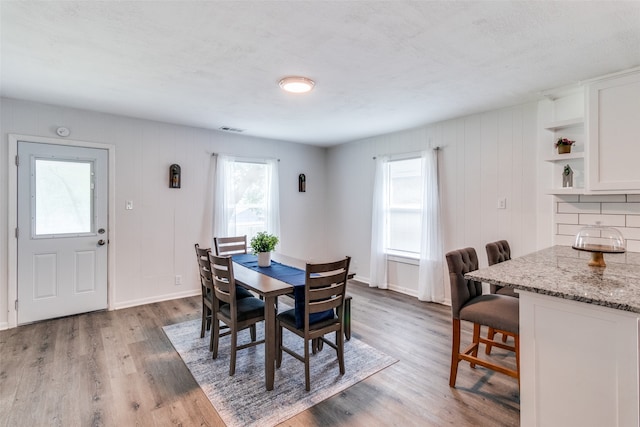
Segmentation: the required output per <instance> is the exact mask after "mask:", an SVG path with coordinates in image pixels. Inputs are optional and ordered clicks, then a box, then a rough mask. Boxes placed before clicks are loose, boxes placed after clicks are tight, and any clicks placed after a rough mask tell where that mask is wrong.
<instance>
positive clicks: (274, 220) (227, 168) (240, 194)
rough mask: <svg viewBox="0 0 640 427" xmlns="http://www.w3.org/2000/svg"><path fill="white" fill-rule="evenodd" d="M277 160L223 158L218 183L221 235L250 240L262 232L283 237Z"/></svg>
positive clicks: (218, 230) (217, 224)
mask: <svg viewBox="0 0 640 427" xmlns="http://www.w3.org/2000/svg"><path fill="white" fill-rule="evenodd" d="M277 166H278V164H277V161H275V160H251V159H237V158H230V157H226V156H220V158H219V159H218V166H217V167H218V173H217V184H216V194H217V196H216V208H215V210H216V213H215V216H216V219H215V234H216V235H217V236H241V235H244V234H246V235H247V241H250V240H251V238H252V237H253V236H255V235H256V234H257V233H258V232H260V231H268V232H269V233H273V234H279V227H278V223H279V209H278V179H277V170H278V169H277Z"/></svg>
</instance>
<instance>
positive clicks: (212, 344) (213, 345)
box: [209, 316, 220, 359]
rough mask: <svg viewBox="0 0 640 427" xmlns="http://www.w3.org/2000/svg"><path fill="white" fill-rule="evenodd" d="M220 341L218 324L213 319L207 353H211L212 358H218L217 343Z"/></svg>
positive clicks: (216, 320)
mask: <svg viewBox="0 0 640 427" xmlns="http://www.w3.org/2000/svg"><path fill="white" fill-rule="evenodd" d="M219 340H220V322H219V321H218V319H215V318H213V316H212V322H211V340H210V341H209V351H212V352H213V355H212V358H213V359H216V358H217V357H218V341H219Z"/></svg>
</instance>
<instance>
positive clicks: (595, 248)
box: [572, 223, 626, 267]
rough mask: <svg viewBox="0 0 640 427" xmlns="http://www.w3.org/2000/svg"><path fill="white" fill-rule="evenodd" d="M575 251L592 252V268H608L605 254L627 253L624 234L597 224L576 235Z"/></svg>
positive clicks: (590, 262) (590, 263) (590, 264)
mask: <svg viewBox="0 0 640 427" xmlns="http://www.w3.org/2000/svg"><path fill="white" fill-rule="evenodd" d="M572 247H573V249H576V250H579V251H585V252H591V260H590V261H589V266H591V267H606V266H607V264H606V263H605V262H604V255H603V254H621V253H624V252H625V251H626V246H625V241H624V237H622V233H620V231H618V230H617V229H615V228H613V227H605V226H602V225H600V223H596V225H589V226H586V227H584V228H583V229H582V230H580V231H579V232H578V234H577V235H576V240H575V242H574V244H573V246H572Z"/></svg>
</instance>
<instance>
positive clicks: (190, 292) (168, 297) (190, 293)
mask: <svg viewBox="0 0 640 427" xmlns="http://www.w3.org/2000/svg"><path fill="white" fill-rule="evenodd" d="M200 293H201V290H200V289H189V290H187V291H182V292H176V293H172V294H165V295H156V296H152V297H149V298H141V299H137V300H131V301H124V302H119V303H117V304H114V305H113V307H112V309H113V310H122V309H123V308H130V307H137V306H139V305H145V304H153V303H154V302H162V301H169V300H172V299H179V298H187V297H193V296H196V295H200Z"/></svg>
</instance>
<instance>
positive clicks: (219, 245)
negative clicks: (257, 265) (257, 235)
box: [213, 234, 247, 256]
mask: <svg viewBox="0 0 640 427" xmlns="http://www.w3.org/2000/svg"><path fill="white" fill-rule="evenodd" d="M213 246H214V247H215V248H216V255H217V256H224V255H237V254H246V253H247V236H246V234H245V235H244V236H233V237H214V238H213Z"/></svg>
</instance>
